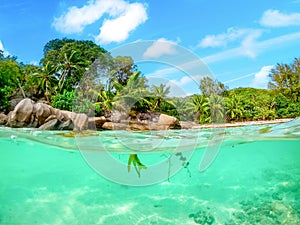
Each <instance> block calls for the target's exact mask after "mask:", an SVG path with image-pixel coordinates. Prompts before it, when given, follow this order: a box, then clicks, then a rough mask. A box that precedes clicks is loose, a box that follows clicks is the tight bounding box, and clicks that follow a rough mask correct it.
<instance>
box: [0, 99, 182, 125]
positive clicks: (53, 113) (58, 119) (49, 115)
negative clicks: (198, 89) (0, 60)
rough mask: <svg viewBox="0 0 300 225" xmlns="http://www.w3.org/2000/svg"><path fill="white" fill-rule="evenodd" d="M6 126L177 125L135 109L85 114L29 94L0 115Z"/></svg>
mask: <svg viewBox="0 0 300 225" xmlns="http://www.w3.org/2000/svg"><path fill="white" fill-rule="evenodd" d="M5 123H6V125H7V126H10V127H35V128H39V129H41V130H86V129H106V130H167V129H178V128H180V127H181V126H180V122H179V120H178V119H177V118H175V117H173V116H168V115H165V114H159V113H137V114H136V115H134V116H133V115H127V114H126V113H125V112H118V111H113V112H112V113H111V114H110V116H109V117H104V116H101V117H90V118H89V117H88V116H87V115H86V114H84V113H75V112H70V111H65V110H59V109H55V108H53V107H51V106H50V105H48V104H45V103H42V102H37V103H36V102H34V101H32V100H31V99H29V98H25V99H23V100H22V101H20V102H19V103H18V104H17V105H16V107H15V109H14V110H13V111H11V112H10V113H9V114H8V115H7V116H5V115H4V114H3V115H1V116H0V125H1V124H5Z"/></svg>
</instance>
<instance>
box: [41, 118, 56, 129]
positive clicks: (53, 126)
mask: <svg viewBox="0 0 300 225" xmlns="http://www.w3.org/2000/svg"><path fill="white" fill-rule="evenodd" d="M58 125H59V120H58V119H54V120H50V121H48V122H47V123H45V124H43V125H42V126H40V127H39V130H57V127H58Z"/></svg>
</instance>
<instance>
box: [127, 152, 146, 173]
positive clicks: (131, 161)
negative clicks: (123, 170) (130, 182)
mask: <svg viewBox="0 0 300 225" xmlns="http://www.w3.org/2000/svg"><path fill="white" fill-rule="evenodd" d="M131 164H133V166H134V169H135V171H136V172H137V174H138V176H139V177H141V170H142V169H144V170H145V169H147V167H146V166H145V165H144V164H142V163H141V161H140V159H139V158H138V156H137V154H130V156H129V159H128V164H127V166H128V172H130V168H131Z"/></svg>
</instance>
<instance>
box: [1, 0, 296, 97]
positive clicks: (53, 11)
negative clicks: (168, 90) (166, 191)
mask: <svg viewBox="0 0 300 225" xmlns="http://www.w3.org/2000/svg"><path fill="white" fill-rule="evenodd" d="M64 37H66V38H73V39H78V40H92V41H94V42H95V43H96V44H98V45H100V46H102V47H104V48H105V49H107V50H108V51H112V52H114V51H115V49H118V48H121V49H122V50H124V48H123V47H122V46H124V45H125V46H126V45H127V44H131V43H137V42H143V41H151V42H149V45H148V46H147V47H145V48H144V54H143V56H144V57H145V59H149V62H148V63H147V62H146V60H144V62H143V63H142V62H140V63H139V62H138V63H137V64H138V68H139V69H140V70H142V72H143V73H144V74H145V75H146V76H148V75H149V77H150V75H151V77H157V78H161V79H164V80H166V83H167V84H168V85H170V86H172V84H173V86H177V87H180V88H181V89H182V91H183V92H184V93H185V94H193V93H196V92H199V89H198V84H199V79H200V78H201V76H204V75H205V74H203V73H200V72H199V73H198V74H197V73H192V74H188V73H187V71H183V70H182V68H181V67H180V66H179V67H177V68H174V67H175V66H174V64H172V63H169V64H168V63H167V64H166V63H161V59H162V58H164V59H166V58H168V57H169V58H172V57H173V59H174V58H175V57H177V58H182V57H181V55H182V54H185V53H184V52H187V53H188V52H189V53H192V54H194V55H195V56H197V57H199V59H200V60H201V61H202V64H201V63H200V64H201V65H200V66H199V65H198V68H199V67H201V66H202V67H206V68H208V69H209V71H210V76H212V77H213V78H214V79H218V80H219V81H221V82H222V83H224V84H225V85H226V86H227V87H228V88H230V89H232V88H237V87H255V88H267V84H268V82H269V78H268V74H269V73H270V71H271V70H272V68H274V67H275V66H276V64H277V63H287V64H290V63H292V62H293V60H294V58H299V57H300V0H284V1H283V0H273V1H261V0H252V1H247V0H245V1H238V0H227V1H221V0H215V1H212V0H172V1H171V0H164V1H158V0H130V1H129V0H51V1H41V0H23V1H22V0H1V3H0V49H1V50H3V51H4V52H5V54H10V55H14V56H17V57H18V60H19V61H22V62H24V63H26V64H38V63H39V61H40V59H41V58H42V57H43V47H44V45H45V44H46V43H47V42H48V41H50V40H52V39H55V38H64ZM142 49H143V48H142ZM182 50H183V51H182ZM189 53H188V54H189ZM124 54H126V55H130V54H131V52H126V51H125V53H124ZM191 60H192V59H191ZM150 61H151V62H150ZM167 61H168V60H167ZM184 63H185V65H191V64H189V63H188V64H186V63H187V62H186V61H185V62H184ZM179 64H180V63H179ZM204 71H206V70H204Z"/></svg>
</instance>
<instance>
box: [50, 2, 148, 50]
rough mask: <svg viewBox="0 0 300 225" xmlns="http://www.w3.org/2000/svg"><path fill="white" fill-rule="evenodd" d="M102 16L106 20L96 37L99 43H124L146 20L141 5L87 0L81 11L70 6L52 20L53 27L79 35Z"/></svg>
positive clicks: (143, 7) (145, 13) (144, 8)
mask: <svg viewBox="0 0 300 225" xmlns="http://www.w3.org/2000/svg"><path fill="white" fill-rule="evenodd" d="M104 14H107V15H108V16H109V19H105V20H104V22H103V24H102V26H101V27H100V34H99V35H98V36H96V37H95V39H96V42H97V43H99V44H104V43H110V42H121V41H124V40H126V39H127V38H128V35H129V33H130V32H131V31H133V30H134V29H136V28H137V27H138V26H139V25H140V24H142V23H144V22H145V21H146V20H147V18H148V17H147V12H146V6H145V5H144V4H141V3H128V2H126V1H124V0H114V1H111V0H94V1H88V3H87V4H86V5H84V6H83V7H81V8H78V7H76V6H73V7H70V8H69V9H68V11H67V12H66V13H65V14H63V15H61V16H60V17H58V18H55V19H54V22H53V24H52V25H53V26H54V27H55V29H56V30H57V31H60V32H62V33H66V34H72V33H80V32H82V31H83V30H84V28H85V27H86V26H88V25H91V24H93V23H95V22H97V21H98V20H100V19H101V18H102V17H103V16H104Z"/></svg>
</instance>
